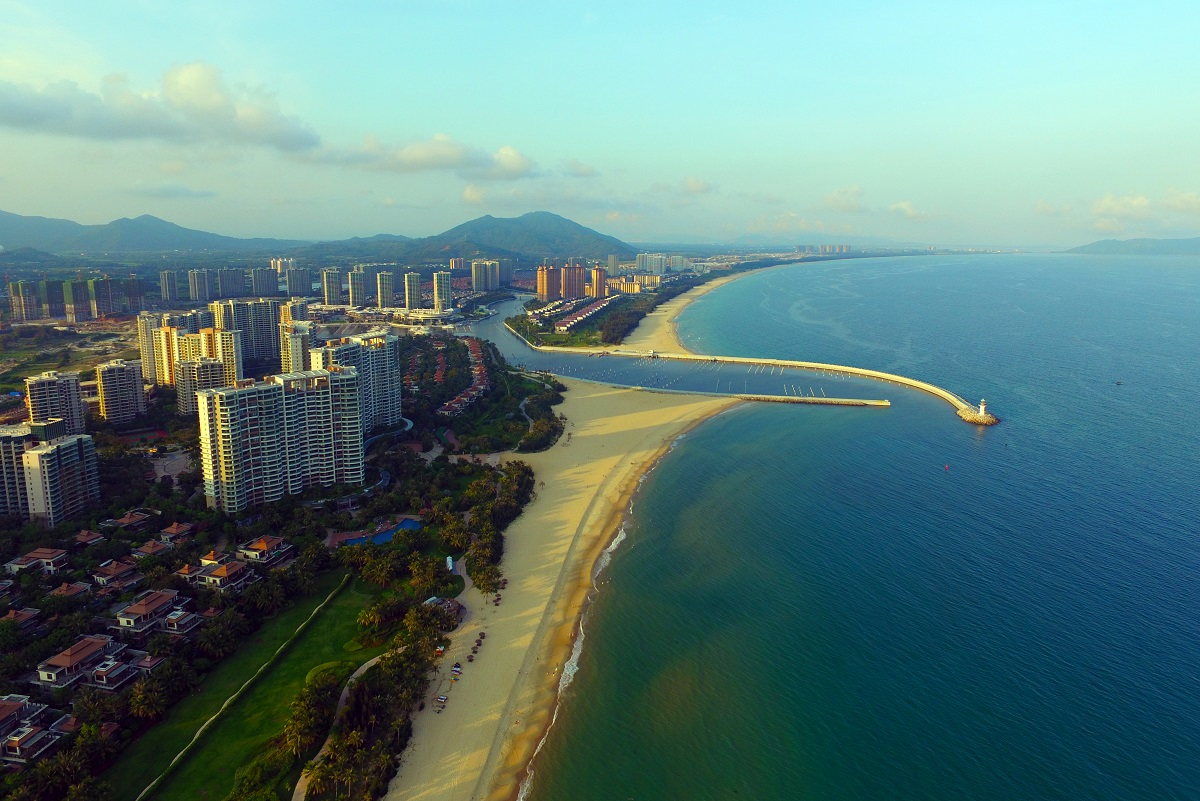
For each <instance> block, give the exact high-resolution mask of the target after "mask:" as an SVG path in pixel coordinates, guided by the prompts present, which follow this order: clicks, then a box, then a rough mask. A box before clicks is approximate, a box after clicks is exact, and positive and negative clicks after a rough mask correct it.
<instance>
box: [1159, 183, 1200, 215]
mask: <svg viewBox="0 0 1200 801" xmlns="http://www.w3.org/2000/svg"><path fill="white" fill-rule="evenodd" d="M1162 207H1163V208H1164V209H1167V210H1168V211H1175V212H1180V213H1182V214H1200V194H1197V193H1195V192H1181V191H1179V190H1178V189H1169V190H1167V196H1166V198H1165V199H1164V200H1163V201H1162Z"/></svg>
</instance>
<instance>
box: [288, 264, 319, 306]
mask: <svg viewBox="0 0 1200 801" xmlns="http://www.w3.org/2000/svg"><path fill="white" fill-rule="evenodd" d="M284 278H285V280H286V281H287V293H288V297H289V298H307V297H308V296H309V295H311V294H312V271H311V270H308V269H305V268H304V267H289V268H288V271H287V272H286V273H285V274H284Z"/></svg>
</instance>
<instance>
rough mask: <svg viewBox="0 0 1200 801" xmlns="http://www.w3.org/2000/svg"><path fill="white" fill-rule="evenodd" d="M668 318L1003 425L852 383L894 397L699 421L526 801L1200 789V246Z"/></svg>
mask: <svg viewBox="0 0 1200 801" xmlns="http://www.w3.org/2000/svg"><path fill="white" fill-rule="evenodd" d="M680 331H681V336H682V338H683V340H684V341H685V343H687V344H688V345H689V347H691V348H693V349H694V350H696V351H699V352H707V353H720V354H732V355H745V356H755V355H757V356H771V357H780V358H793V359H806V360H814V361H827V362H835V363H841V364H852V365H858V366H863V367H871V368H876V369H882V370H887V371H891V372H897V373H902V374H905V375H908V376H912V377H915V378H920V379H924V380H928V381H931V382H933V383H936V384H939V385H942V386H944V387H946V388H948V389H951V390H953V391H955V392H958V393H959V394H961V395H964V396H965V397H968V398H970V399H973V400H977V399H978V398H980V397H986V398H987V400H988V405H989V408H990V409H991V410H992V411H994V412H995V413H996V414H998V415H999V416H1000V417H1001V418H1002V422H1001V424H1000V425H998V426H996V427H993V428H989V429H981V428H977V427H973V426H969V425H966V424H964V423H963V422H962V421H960V420H959V419H958V418H957V417H956V416H955V415H954V412H953V409H952V408H951V407H950V406H949V405H947V404H946V403H944V402H942V401H940V400H937V399H936V398H933V397H932V396H928V395H925V394H923V393H920V392H918V391H915V390H908V389H905V388H902V387H898V386H894V385H890V384H873V383H872V382H863V384H856V385H855V390H856V391H854V392H846V393H843V394H847V395H851V396H854V395H857V396H859V397H882V398H889V399H890V400H891V401H892V403H893V405H892V406H891V408H889V409H869V408H826V407H802V406H785V405H775V404H761V405H755V404H743V405H742V406H740V407H738V408H736V409H734V410H733V411H730V412H728V413H725V414H723V415H720V416H718V417H716V418H714V419H712V420H710V421H708V422H707V423H705V424H704V425H702V426H700V427H699V428H698V429H697V430H695V431H694V432H692V433H691V434H689V435H688V436H686V437H684V438H683V439H681V440H680V441H679V442H678V443H677V444H676V446H675V448H674V450H673V451H672V452H671V453H670V454H669V455H668V456H667V457H666V458H665V459H664V460H663V461H662V462H661V463H660V465H659V466H658V467H657V468H656V469H655V470H654V471H653V472H652V473H651V474H650V475H649V476H648V477H647V479H646V480H645V483H644V485H643V488H642V490H641V492H640V493H639V495H638V496H637V498H636V499H635V501H634V506H633V512H632V514H631V516H630V519H629V520H628V521H627V523H626V526H625V533H626V537H625V539H624V541H623V542H622V544H621V546H620V547H619V548H617V549H616V551H615V553H614V554H613V558H612V561H611V563H610V564H609V566H608V567H607V568H606V569H605V570H604V572H603V573H602V574H601V575H600V576H599V578H598V585H599V591H598V593H597V595H596V598H595V601H594V603H593V604H592V606H591V607H590V609H589V612H588V614H587V617H586V619H585V622H584V631H585V633H586V634H585V637H584V641H583V648H582V653H581V654H580V656H579V659H578V670H577V672H576V674H575V678H574V681H573V682H572V683H571V684H570V686H569V687H568V688H567V689H566V691H565V693H564V696H563V698H562V707H561V709H560V712H559V715H558V720H557V723H556V724H555V725H554V727H553V728H552V729H551V732H550V734H549V736H548V739H547V741H546V743H545V747H544V748H543V749H542V751H541V752H540V754H539V756H538V757H537V759H536V760H535V762H534V766H533V767H534V774H533V780H532V782H531V785H530V787H529V789H528V798H529V799H531V801H559V799H562V800H564V801H565V800H566V799H573V800H579V801H586V800H587V799H597V800H599V799H622V800H624V799H655V800H656V801H661V800H663V799H688V800H690V801H702V800H704V799H723V800H724V799H744V800H746V801H749V800H750V799H814V800H817V801H835V800H836V801H841V800H842V799H845V800H846V801H849V800H850V799H855V801H862V800H863V799H880V800H883V799H888V800H889V801H892V800H905V799H930V800H934V799H936V800H937V801H964V800H965V799H995V800H996V801H1001V800H1003V801H1012V800H1013V799H1059V798H1061V799H1122V800H1124V799H1154V800H1155V801H1162V800H1163V799H1198V798H1200V499H1198V495H1197V493H1198V491H1200V456H1198V452H1200V424H1198V423H1197V417H1196V410H1195V407H1196V404H1197V402H1198V401H1200V260H1196V259H1172V258H1156V259H1126V258H1096V257H1083V256H1030V255H1005V256H983V255H981V256H972V257H911V258H900V259H879V260H847V261H837V262H824V263H819V264H811V265H797V266H794V267H787V268H782V269H776V270H770V271H764V272H761V273H756V274H753V275H750V276H747V277H745V278H741V279H739V280H737V281H734V282H732V283H730V284H728V285H726V286H724V287H721V288H719V289H717V290H715V291H713V292H711V293H709V294H708V295H705V296H703V297H702V298H700V299H699V300H698V301H697V302H696V303H694V304H693V305H692V306H691V307H689V308H688V309H687V310H686V311H685V312H684V314H683V315H682V317H681V318H680ZM506 347H508V348H512V347H513V346H512V345H511V343H510V344H509V345H506ZM513 354H516V357H517V358H519V356H520V354H519V353H517V351H516V350H513V351H512V352H511V353H510V357H512V356H513ZM595 361H606V360H595ZM572 369H574V368H572ZM590 369H598V368H595V367H594V366H591V367H590ZM564 372H567V370H566V368H564ZM712 377H713V376H706V377H705V379H704V380H705V381H707V380H709V379H711V378H712ZM664 380H672V381H673V380H675V379H673V378H672V379H664ZM719 380H720V379H719V378H718V381H717V386H719ZM727 380H729V379H727ZM685 383H686V382H685ZM864 386H865V388H864ZM872 389H873V391H872ZM868 393H869V394H868ZM830 394H833V393H830Z"/></svg>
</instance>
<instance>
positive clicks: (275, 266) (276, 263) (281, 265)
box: [271, 258, 296, 275]
mask: <svg viewBox="0 0 1200 801" xmlns="http://www.w3.org/2000/svg"><path fill="white" fill-rule="evenodd" d="M295 266H296V260H295V259H283V258H275V259H271V269H272V270H274V271H275V274H276V275H283V274H284V273H286V272H287V271H288V270H291V269H292V268H294V267H295Z"/></svg>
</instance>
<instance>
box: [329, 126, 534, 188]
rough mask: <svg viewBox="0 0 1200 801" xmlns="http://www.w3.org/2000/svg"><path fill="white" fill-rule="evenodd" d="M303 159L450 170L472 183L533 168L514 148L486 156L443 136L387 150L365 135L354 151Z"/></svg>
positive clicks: (378, 169)
mask: <svg viewBox="0 0 1200 801" xmlns="http://www.w3.org/2000/svg"><path fill="white" fill-rule="evenodd" d="M306 158H309V159H310V160H312V161H316V162H321V163H326V164H337V165H341V166H347V167H357V168H359V169H363V170H370V171H376V172H396V173H413V172H426V171H433V170H453V171H456V172H458V173H459V174H460V175H461V176H463V177H465V178H470V179H472V180H492V181H501V180H513V179H516V178H523V177H525V176H528V175H530V174H532V172H533V169H534V164H533V162H532V161H531V160H530V159H529V158H528V157H527V156H525V154H523V153H521V152H520V151H519V150H517V149H516V148H514V147H511V146H508V145H505V146H504V147H501V148H500V149H499V150H497V151H496V152H495V153H488V152H487V151H485V150H481V149H479V148H473V147H468V146H467V145H464V144H462V143H461V142H458V141H456V140H455V139H454V138H453V137H451V136H449V135H448V134H443V133H439V134H434V136H432V137H431V138H429V139H426V140H424V141H420V142H413V143H411V144H407V145H403V146H401V147H389V146H386V145H384V144H383V143H381V142H380V141H379V140H378V139H377V138H376V137H373V136H368V137H366V138H365V139H364V140H363V144H362V145H361V146H360V147H358V148H354V149H349V150H345V149H336V148H327V149H325V150H322V151H320V152H318V153H313V154H311V155H310V156H306Z"/></svg>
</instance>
